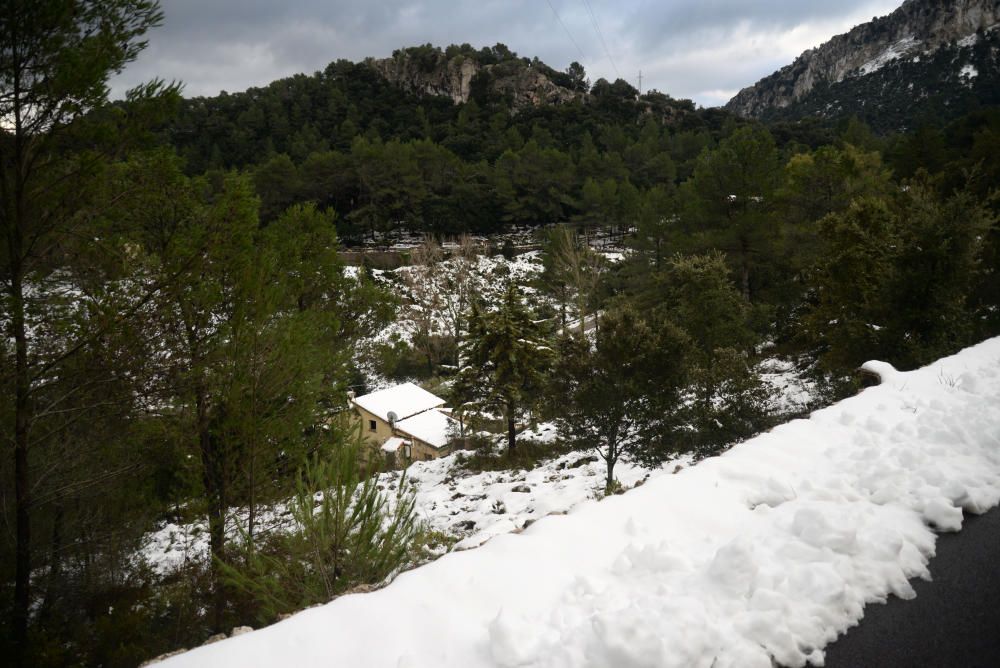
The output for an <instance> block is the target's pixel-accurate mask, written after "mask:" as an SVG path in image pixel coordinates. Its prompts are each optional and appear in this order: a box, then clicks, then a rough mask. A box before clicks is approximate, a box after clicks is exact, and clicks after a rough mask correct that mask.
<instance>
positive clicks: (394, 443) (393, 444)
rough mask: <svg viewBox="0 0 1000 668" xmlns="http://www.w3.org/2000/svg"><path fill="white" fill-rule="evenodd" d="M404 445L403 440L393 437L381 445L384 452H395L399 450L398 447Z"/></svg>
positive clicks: (404, 440) (404, 441)
mask: <svg viewBox="0 0 1000 668" xmlns="http://www.w3.org/2000/svg"><path fill="white" fill-rule="evenodd" d="M404 443H406V439H405V438H400V437H398V436H393V437H392V438H389V439H386V442H385V443H383V444H382V449H383V450H385V451H386V452H396V450H399V447H400V446H401V445H403V444H404Z"/></svg>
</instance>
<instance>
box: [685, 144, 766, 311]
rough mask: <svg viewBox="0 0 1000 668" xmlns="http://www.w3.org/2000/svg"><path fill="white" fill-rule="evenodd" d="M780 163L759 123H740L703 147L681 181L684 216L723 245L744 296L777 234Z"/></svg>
mask: <svg viewBox="0 0 1000 668" xmlns="http://www.w3.org/2000/svg"><path fill="white" fill-rule="evenodd" d="M780 178H781V165H780V163H779V160H778V152H777V149H776V147H775V144H774V139H773V138H772V137H771V135H770V133H769V132H768V131H767V130H766V129H763V128H757V127H751V126H747V127H743V128H739V129H738V130H736V131H735V132H733V133H732V134H731V135H730V136H728V137H726V139H724V140H723V141H722V142H720V144H719V147H718V148H717V149H715V150H711V151H704V152H703V153H702V154H701V156H700V157H699V158H698V162H697V164H696V165H695V169H694V174H693V175H692V176H691V179H690V180H688V181H686V182H685V183H684V186H683V193H684V195H685V198H686V202H687V210H686V213H687V216H688V217H689V218H690V219H691V220H692V221H695V222H698V223H700V224H701V227H700V229H699V230H698V231H697V232H696V234H700V235H703V237H704V243H705V244H706V245H708V246H710V247H715V248H721V249H723V250H725V252H726V253H727V255H728V256H729V257H730V261H731V263H732V264H733V265H734V266H735V267H736V269H737V272H738V274H739V276H740V287H741V290H742V293H743V297H744V299H746V300H747V301H749V300H750V299H751V296H752V292H753V291H754V289H756V287H755V286H753V283H754V282H755V279H756V274H757V271H756V267H755V265H758V264H760V263H761V262H762V261H766V260H765V259H764V258H767V256H768V255H769V254H770V253H772V252H773V247H774V243H775V240H776V238H777V234H778V226H777V221H776V220H775V218H774V217H773V216H772V215H771V214H772V212H773V211H774V210H775V208H776V198H775V192H776V190H777V188H778V186H779V185H780Z"/></svg>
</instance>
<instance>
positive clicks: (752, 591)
mask: <svg viewBox="0 0 1000 668" xmlns="http://www.w3.org/2000/svg"><path fill="white" fill-rule="evenodd" d="M871 368H872V369H874V370H877V371H881V372H882V375H883V383H882V384H881V385H880V386H878V387H874V388H869V389H866V390H864V391H863V392H862V393H861V394H860V395H858V396H856V397H852V398H850V399H847V400H845V401H842V402H840V403H839V404H836V405H834V406H832V407H829V408H826V409H823V410H820V411H817V412H815V413H814V414H813V415H812V416H811V417H810V418H809V419H804V420H795V421H793V422H791V423H788V424H786V425H783V426H781V427H778V428H776V429H774V430H772V431H771V432H769V433H767V434H764V435H761V436H759V437H757V438H754V439H752V440H749V441H747V442H745V443H743V444H741V445H738V446H736V447H735V448H733V449H732V450H730V451H729V452H727V453H726V454H724V455H723V456H720V457H715V458H711V459H707V460H704V461H702V462H700V463H699V464H697V465H695V466H690V467H686V468H684V469H682V470H681V471H680V472H678V473H677V474H675V475H669V474H667V473H661V474H659V475H653V476H651V477H650V479H649V480H648V481H647V482H646V483H645V484H644V485H642V486H640V487H638V488H636V489H633V490H632V491H629V492H628V493H626V494H624V495H621V496H613V497H609V498H606V499H604V500H602V501H600V502H598V501H585V502H583V503H580V504H579V505H578V506H577V507H576V508H575V509H574V510H573V511H571V512H569V513H568V514H566V515H557V516H549V517H546V518H543V519H541V520H539V521H537V522H535V523H533V524H532V525H531V526H529V527H527V528H526V529H524V530H523V531H522V532H520V533H518V534H508V535H503V536H498V537H495V538H493V539H492V540H490V541H489V542H487V543H485V544H484V545H482V546H481V547H479V548H477V549H475V550H468V551H461V552H454V553H451V554H447V555H445V556H443V557H442V558H440V559H438V560H436V561H434V562H432V563H430V564H428V565H426V566H423V567H421V568H418V569H416V570H414V571H411V572H409V573H404V574H403V575H401V576H400V577H399V578H398V579H397V580H396V581H395V582H393V583H392V584H391V585H389V586H388V587H386V588H385V589H382V590H379V591H376V592H372V593H368V594H355V595H349V596H344V597H341V598H339V599H337V600H335V601H333V602H332V603H330V604H327V605H325V606H320V607H318V608H313V609H310V610H306V611H304V612H301V613H299V614H297V615H294V616H292V617H291V618H289V619H287V620H285V621H283V622H280V623H278V624H275V625H273V626H270V627H267V628H265V629H261V630H259V631H255V632H253V633H247V634H244V635H240V636H238V637H235V638H231V639H229V640H226V641H223V642H219V643H215V644H212V645H207V646H204V647H201V648H198V649H196V650H193V651H191V652H188V653H186V654H182V655H180V656H177V657H174V658H172V659H169V660H168V661H167V662H166V664H164V665H168V666H172V667H173V666H177V667H180V666H220V665H227V666H275V665H295V666H314V665H315V666H331V665H337V666H392V667H394V668H397V667H404V666H462V667H466V666H553V667H556V666H621V667H630V666H698V667H704V668H709V667H710V666H714V667H715V668H727V667H740V668H758V667H759V668H767V667H769V666H771V665H772V659H773V660H774V661H776V662H777V663H779V664H782V665H786V666H803V665H805V664H807V663H810V664H813V665H821V664H822V661H823V652H822V648H823V647H824V646H825V645H826V644H827V643H829V642H831V641H832V640H834V639H835V638H836V637H837V635H838V634H840V633H842V632H844V631H845V630H847V629H848V628H849V627H850V626H852V625H853V624H855V623H857V621H858V620H859V619H860V618H861V617H862V615H863V611H864V606H865V605H868V604H871V603H874V602H880V601H884V600H885V599H886V597H888V596H889V595H890V594H895V595H897V596H902V597H909V596H912V595H913V590H912V589H911V587H910V585H909V583H908V579H909V578H912V577H927V576H928V575H929V574H928V571H927V562H928V560H929V558H930V557H931V556H932V555H933V553H934V544H935V533H934V530H935V529H938V530H951V531H953V530H958V529H959V528H960V527H961V523H962V511H963V509H964V510H965V511H968V512H974V513H979V512H983V511H985V510H986V509H988V508H990V507H992V506H994V505H996V504H997V502H998V500H1000V339H993V340H990V341H987V342H985V343H983V344H980V345H978V346H975V347H973V348H969V349H967V350H965V351H963V352H961V353H959V354H958V355H955V356H952V357H949V358H945V359H943V360H940V361H938V362H936V363H935V364H932V365H930V366H928V367H925V368H923V369H920V370H918V371H914V372H909V373H897V372H894V371H891V370H890V369H888V368H887V365H881V364H878V363H874V364H872V365H871ZM435 487H436V488H437V487H440V485H436V486H435ZM457 491H460V490H457Z"/></svg>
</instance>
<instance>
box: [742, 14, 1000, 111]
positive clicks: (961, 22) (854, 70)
mask: <svg viewBox="0 0 1000 668" xmlns="http://www.w3.org/2000/svg"><path fill="white" fill-rule="evenodd" d="M998 24H1000V0H907V1H906V2H904V3H903V4H902V6H900V7H899V8H898V9H896V11H894V12H892V13H891V14H889V15H888V16H883V17H880V18H874V19H872V21H870V22H869V23H865V24H862V25H860V26H857V27H855V28H853V29H852V30H851V31H850V32H847V33H845V34H843V35H837V36H836V37H834V38H832V39H831V40H830V41H828V42H826V43H825V44H823V45H822V46H819V47H817V48H815V49H810V50H808V51H806V52H805V53H803V54H802V55H801V56H799V57H798V58H796V59H795V61H794V62H793V63H792V64H791V65H787V66H785V67H783V68H782V69H780V70H778V71H777V72H775V73H774V74H772V75H770V76H768V77H765V78H764V79H761V80H760V81H758V82H757V83H756V84H754V85H753V86H750V87H748V88H744V89H743V90H741V91H740V92H739V93H738V94H737V95H736V96H735V97H734V98H733V99H732V100H730V101H729V102H728V103H727V104H726V109H727V110H728V111H731V112H733V113H736V114H739V115H741V116H745V117H748V118H764V117H766V116H767V115H768V112H770V111H773V110H775V109H782V108H785V107H788V106H790V105H792V104H794V103H796V102H798V101H800V100H802V99H803V98H804V97H806V96H807V95H808V94H809V93H810V92H811V91H813V90H814V89H815V88H817V87H821V86H831V85H834V84H837V83H839V82H841V81H844V80H845V79H848V78H852V77H864V76H868V75H870V74H872V73H874V72H877V71H879V70H880V69H881V68H882V67H883V66H885V65H886V64H887V63H890V62H893V61H895V60H898V59H903V58H909V59H919V58H920V57H922V56H923V55H925V54H931V53H933V52H934V51H936V50H937V49H938V48H940V47H942V46H944V45H950V44H954V43H961V42H962V40H968V39H969V38H973V36H974V35H975V34H976V33H977V31H979V32H982V31H987V30H990V29H992V28H994V27H996V26H997V25H998Z"/></svg>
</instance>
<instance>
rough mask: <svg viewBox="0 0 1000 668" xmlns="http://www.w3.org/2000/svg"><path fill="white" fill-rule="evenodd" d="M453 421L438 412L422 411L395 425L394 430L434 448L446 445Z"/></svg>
mask: <svg viewBox="0 0 1000 668" xmlns="http://www.w3.org/2000/svg"><path fill="white" fill-rule="evenodd" d="M453 424H457V423H456V422H455V420H453V419H452V418H450V417H448V416H447V415H445V414H444V413H442V412H441V411H438V410H429V411H424V412H423V413H418V414H417V415H414V416H413V417H409V418H406V419H405V420H400V421H399V422H397V423H396V430H397V431H400V432H402V433H404V434H409V435H410V436H412V437H413V438H416V439H418V440H421V441H423V442H424V443H427V444H428V445H433V446H434V447H435V448H441V447H444V446H445V445H447V444H448V439H449V437H450V436H451V434H450V433H449V432H450V431H451V429H450V428H451V426H452V425H453Z"/></svg>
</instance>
